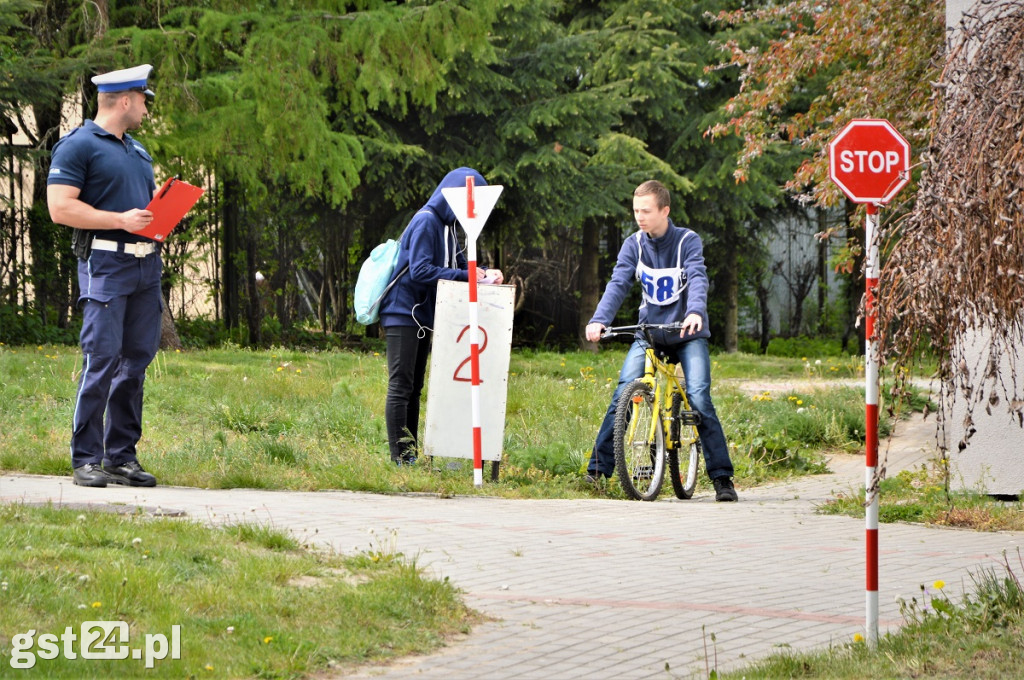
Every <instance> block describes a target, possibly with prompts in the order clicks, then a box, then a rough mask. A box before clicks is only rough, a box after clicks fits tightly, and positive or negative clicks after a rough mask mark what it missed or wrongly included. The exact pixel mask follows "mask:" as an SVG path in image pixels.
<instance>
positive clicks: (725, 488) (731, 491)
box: [712, 477, 739, 503]
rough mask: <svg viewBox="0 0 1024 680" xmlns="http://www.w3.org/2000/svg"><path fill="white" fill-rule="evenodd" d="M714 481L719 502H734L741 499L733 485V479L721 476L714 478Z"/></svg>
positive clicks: (716, 497) (716, 498)
mask: <svg viewBox="0 0 1024 680" xmlns="http://www.w3.org/2000/svg"><path fill="white" fill-rule="evenodd" d="M712 483H713V484H714V485H715V500H716V501H718V502H719V503H734V502H736V501H738V500H739V496H737V495H736V489H735V488H734V487H733V485H732V479H730V478H728V477H719V478H718V479H714V480H712Z"/></svg>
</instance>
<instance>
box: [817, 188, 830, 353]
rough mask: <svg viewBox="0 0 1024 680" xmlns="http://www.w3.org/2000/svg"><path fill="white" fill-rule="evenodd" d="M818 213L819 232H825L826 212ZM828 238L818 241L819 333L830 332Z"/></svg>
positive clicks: (820, 210) (820, 211) (819, 210)
mask: <svg viewBox="0 0 1024 680" xmlns="http://www.w3.org/2000/svg"><path fill="white" fill-rule="evenodd" d="M815 212H816V213H817V215H818V233H819V234H824V233H825V232H826V230H827V229H828V221H827V219H826V213H825V211H824V210H822V209H821V208H819V209H817V210H816V211H815ZM827 308H828V239H827V238H822V239H820V240H819V241H818V335H821V336H823V335H827V334H828V314H826V313H825V311H826V309H827Z"/></svg>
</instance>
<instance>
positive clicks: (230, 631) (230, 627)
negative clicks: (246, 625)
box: [226, 626, 235, 635]
mask: <svg viewBox="0 0 1024 680" xmlns="http://www.w3.org/2000/svg"><path fill="white" fill-rule="evenodd" d="M226 630H227V631H228V635H231V634H232V633H234V632H235V627H234V626H228V627H227V629H226Z"/></svg>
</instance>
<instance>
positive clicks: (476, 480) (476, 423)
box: [466, 175, 484, 488]
mask: <svg viewBox="0 0 1024 680" xmlns="http://www.w3.org/2000/svg"><path fill="white" fill-rule="evenodd" d="M473 184H474V182H473V176H472V175H467V176H466V217H468V218H469V219H470V220H473V219H476V216H477V215H476V202H475V201H474V199H473ZM466 259H467V260H468V261H469V348H470V349H469V351H470V354H469V356H470V368H471V371H472V380H471V382H470V388H469V390H470V398H471V400H472V404H473V409H472V410H473V486H475V487H478V488H479V487H482V486H483V485H484V460H483V452H484V444H483V430H482V428H481V425H480V316H479V310H478V305H477V290H476V289H477V283H476V238H469V239H467V244H466Z"/></svg>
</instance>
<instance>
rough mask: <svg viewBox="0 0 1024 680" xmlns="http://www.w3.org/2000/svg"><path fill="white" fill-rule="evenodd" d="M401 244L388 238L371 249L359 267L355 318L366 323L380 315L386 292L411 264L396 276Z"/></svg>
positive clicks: (375, 319) (368, 323) (354, 300)
mask: <svg viewBox="0 0 1024 680" xmlns="http://www.w3.org/2000/svg"><path fill="white" fill-rule="evenodd" d="M399 245H400V241H396V240H395V239H392V238H389V239H388V240H387V241H385V242H384V243H381V244H380V245H379V246H377V247H376V248H374V249H373V250H371V251H370V256H369V257H368V258H366V260H365V261H364V262H363V266H362V267H360V268H359V276H358V278H356V289H355V292H354V294H353V301H352V306H353V307H354V308H355V311H356V321H358V322H359V323H361V324H363V325H365V326H369V325H370V324H372V323H377V320H378V318H380V301H381V300H383V299H384V296H385V295H387V292H388V291H389V290H391V287H392V286H394V285H395V282H396V281H398V279H399V278H401V276H402V274H404V273H405V272H406V270H407V269H409V266H408V265H406V266H405V267H404V268H403V269H402V271H400V272H398V275H397V276H395V265H397V264H398V250H399Z"/></svg>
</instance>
